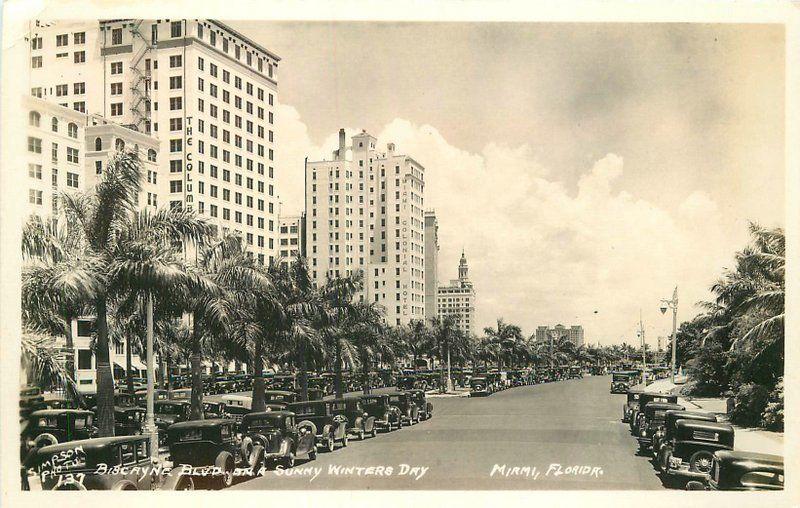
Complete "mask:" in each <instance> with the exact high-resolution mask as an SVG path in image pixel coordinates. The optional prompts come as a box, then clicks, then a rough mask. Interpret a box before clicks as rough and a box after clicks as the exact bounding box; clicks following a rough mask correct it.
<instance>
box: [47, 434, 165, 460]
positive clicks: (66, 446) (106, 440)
mask: <svg viewBox="0 0 800 508" xmlns="http://www.w3.org/2000/svg"><path fill="white" fill-rule="evenodd" d="M149 437H150V436H148V435H146V434H139V435H136V436H113V437H95V438H92V439H79V440H77V441H66V442H64V443H58V444H54V445H48V446H43V447H42V448H39V454H41V455H46V454H50V453H54V452H60V451H63V450H71V449H75V448H78V447H82V448H83V450H84V451H86V450H94V449H97V448H103V447H105V446H110V445H114V444H117V443H126V442H130V441H141V440H143V439H149Z"/></svg>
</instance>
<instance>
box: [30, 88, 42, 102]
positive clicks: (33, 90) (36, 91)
mask: <svg viewBox="0 0 800 508" xmlns="http://www.w3.org/2000/svg"><path fill="white" fill-rule="evenodd" d="M31 95H32V96H34V97H38V98H40V99H41V98H42V87H40V86H37V87H34V88H31Z"/></svg>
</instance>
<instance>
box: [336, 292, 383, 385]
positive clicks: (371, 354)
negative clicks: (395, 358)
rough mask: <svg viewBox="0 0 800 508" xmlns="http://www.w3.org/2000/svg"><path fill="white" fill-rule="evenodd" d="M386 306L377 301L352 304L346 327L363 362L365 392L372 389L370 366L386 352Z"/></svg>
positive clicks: (359, 360) (357, 354) (357, 355)
mask: <svg viewBox="0 0 800 508" xmlns="http://www.w3.org/2000/svg"><path fill="white" fill-rule="evenodd" d="M385 315H386V314H385V310H384V308H383V307H382V306H381V305H379V304H377V303H375V302H358V303H355V304H353V305H352V307H351V309H350V313H349V315H348V319H347V324H346V325H345V329H346V330H347V335H348V336H349V337H350V338H351V343H352V346H353V348H354V349H355V352H356V358H357V359H358V362H359V363H360V364H361V373H362V385H363V387H364V393H365V394H368V393H369V391H370V379H369V373H370V367H371V365H372V363H373V361H374V360H375V359H376V358H378V356H379V355H380V354H381V353H383V352H385V351H386V350H385V345H386V342H385V339H384V332H385V327H384V325H383V321H384V318H385Z"/></svg>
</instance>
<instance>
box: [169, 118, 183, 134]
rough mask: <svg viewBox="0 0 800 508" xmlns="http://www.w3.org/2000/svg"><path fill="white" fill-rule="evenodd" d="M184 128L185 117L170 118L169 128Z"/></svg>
mask: <svg viewBox="0 0 800 508" xmlns="http://www.w3.org/2000/svg"><path fill="white" fill-rule="evenodd" d="M182 128H183V118H170V119H169V130H171V131H179V130H181V129H182Z"/></svg>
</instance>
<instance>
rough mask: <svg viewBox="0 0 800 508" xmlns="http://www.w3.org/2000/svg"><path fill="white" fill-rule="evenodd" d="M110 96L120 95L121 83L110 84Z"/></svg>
mask: <svg viewBox="0 0 800 508" xmlns="http://www.w3.org/2000/svg"><path fill="white" fill-rule="evenodd" d="M111 95H122V83H121V82H120V83H111Z"/></svg>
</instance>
